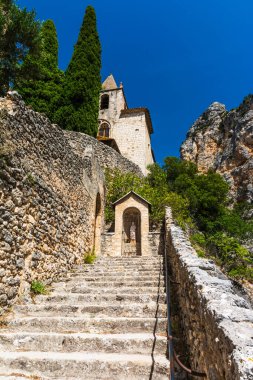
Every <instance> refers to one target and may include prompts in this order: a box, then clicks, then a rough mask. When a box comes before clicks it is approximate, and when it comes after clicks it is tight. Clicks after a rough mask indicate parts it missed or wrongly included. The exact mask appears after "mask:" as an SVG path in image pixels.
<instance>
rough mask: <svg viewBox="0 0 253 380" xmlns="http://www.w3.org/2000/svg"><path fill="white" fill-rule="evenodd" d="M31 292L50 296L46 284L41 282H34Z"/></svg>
mask: <svg viewBox="0 0 253 380" xmlns="http://www.w3.org/2000/svg"><path fill="white" fill-rule="evenodd" d="M31 292H32V293H34V294H48V290H47V288H46V286H45V284H43V283H42V282H40V281H33V282H32V283H31Z"/></svg>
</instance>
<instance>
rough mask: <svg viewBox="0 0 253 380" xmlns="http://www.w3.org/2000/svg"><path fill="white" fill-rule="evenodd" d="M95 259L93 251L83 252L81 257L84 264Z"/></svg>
mask: <svg viewBox="0 0 253 380" xmlns="http://www.w3.org/2000/svg"><path fill="white" fill-rule="evenodd" d="M95 260H96V255H95V253H94V252H91V253H88V254H85V255H84V258H83V261H84V263H85V264H93V263H94V261H95Z"/></svg>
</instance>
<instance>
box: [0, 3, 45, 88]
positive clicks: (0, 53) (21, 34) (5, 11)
mask: <svg viewBox="0 0 253 380" xmlns="http://www.w3.org/2000/svg"><path fill="white" fill-rule="evenodd" d="M39 28H40V23H39V22H38V21H36V20H35V12H34V11H32V12H28V11H27V10H26V9H20V8H18V6H17V5H16V4H15V1H14V0H1V3H0V33H1V34H0V95H5V94H6V92H7V91H8V89H9V87H12V86H13V84H15V83H16V79H17V78H18V76H19V74H20V64H21V63H22V62H23V60H24V59H25V57H26V55H27V54H28V52H30V53H31V54H33V55H36V54H38V48H39Z"/></svg>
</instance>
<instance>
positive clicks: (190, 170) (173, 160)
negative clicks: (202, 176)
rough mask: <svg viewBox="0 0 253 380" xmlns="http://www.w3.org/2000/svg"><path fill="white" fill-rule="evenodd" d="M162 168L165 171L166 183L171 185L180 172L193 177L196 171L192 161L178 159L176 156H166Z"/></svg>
mask: <svg viewBox="0 0 253 380" xmlns="http://www.w3.org/2000/svg"><path fill="white" fill-rule="evenodd" d="M163 170H164V172H165V173H166V177H167V181H168V183H169V184H171V185H172V184H173V182H174V181H175V179H176V178H177V177H179V176H180V175H181V174H184V175H186V176H187V177H190V178H193V177H194V176H195V174H196V173H197V166H196V165H195V164H194V163H193V162H190V161H184V160H180V158H177V157H166V158H165V160H164V166H163Z"/></svg>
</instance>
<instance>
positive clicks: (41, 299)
mask: <svg viewBox="0 0 253 380" xmlns="http://www.w3.org/2000/svg"><path fill="white" fill-rule="evenodd" d="M157 301H159V302H161V303H165V302H166V295H165V294H161V295H160V296H159V299H158V296H157V294H122V293H115V294H109V293H108V294H104V293H99V294H78V293H71V294H69V293H56V292H54V295H48V296H47V295H40V296H36V303H37V304H38V303H46V302H47V303H48V304H50V303H53V304H56V303H64V304H65V305H69V304H71V305H72V304H73V305H74V304H76V303H80V302H81V303H84V302H85V303H86V304H87V303H100V302H101V303H103V302H110V303H113V304H114V305H116V304H119V305H120V304H125V303H130V304H131V303H149V302H157Z"/></svg>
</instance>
